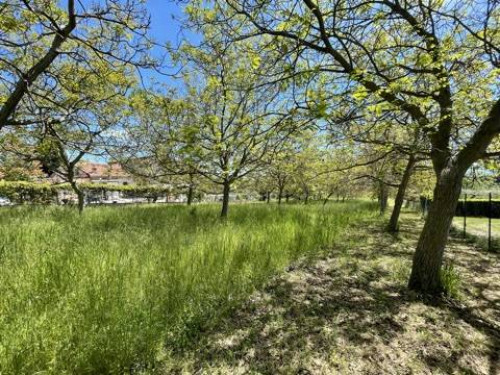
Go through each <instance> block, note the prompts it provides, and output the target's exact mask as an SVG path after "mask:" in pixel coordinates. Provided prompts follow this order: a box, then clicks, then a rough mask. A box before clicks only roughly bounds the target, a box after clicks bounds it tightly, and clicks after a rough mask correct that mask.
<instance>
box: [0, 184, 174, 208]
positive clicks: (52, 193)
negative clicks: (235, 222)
mask: <svg viewBox="0 0 500 375" xmlns="http://www.w3.org/2000/svg"><path fill="white" fill-rule="evenodd" d="M78 186H79V187H80V189H81V190H82V191H84V192H101V193H104V192H108V191H120V192H124V193H127V195H135V196H142V197H145V198H157V197H158V196H159V195H161V194H166V193H169V192H170V188H168V187H165V186H159V185H115V184H95V183H81V184H79V185H78ZM64 190H66V191H72V189H71V186H70V184H69V183H62V184H48V183H36V182H27V181H0V197H4V198H8V199H9V200H10V201H11V202H15V203H26V202H30V203H52V202H55V201H56V198H57V193H58V192H59V191H64Z"/></svg>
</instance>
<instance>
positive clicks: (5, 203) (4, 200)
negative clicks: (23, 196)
mask: <svg viewBox="0 0 500 375" xmlns="http://www.w3.org/2000/svg"><path fill="white" fill-rule="evenodd" d="M0 206H12V202H11V201H10V200H8V199H7V198H2V197H0Z"/></svg>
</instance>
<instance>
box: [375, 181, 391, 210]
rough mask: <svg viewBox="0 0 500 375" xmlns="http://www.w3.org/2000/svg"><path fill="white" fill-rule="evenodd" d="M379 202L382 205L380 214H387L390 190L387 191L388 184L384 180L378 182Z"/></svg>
mask: <svg viewBox="0 0 500 375" xmlns="http://www.w3.org/2000/svg"><path fill="white" fill-rule="evenodd" d="M378 184H379V185H378V203H379V206H380V215H383V214H385V211H386V209H387V199H388V197H389V192H388V191H387V185H386V184H385V183H384V181H379V183H378Z"/></svg>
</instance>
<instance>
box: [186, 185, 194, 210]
mask: <svg viewBox="0 0 500 375" xmlns="http://www.w3.org/2000/svg"><path fill="white" fill-rule="evenodd" d="M193 195H194V189H193V184H189V189H188V193H187V205H188V206H191V203H193Z"/></svg>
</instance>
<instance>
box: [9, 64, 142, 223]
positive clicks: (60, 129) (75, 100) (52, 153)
mask: <svg viewBox="0 0 500 375" xmlns="http://www.w3.org/2000/svg"><path fill="white" fill-rule="evenodd" d="M91 64H92V65H90V66H91V68H92V69H91V70H89V69H88V68H87V66H81V64H80V63H78V62H74V61H64V62H57V63H56V64H55V66H56V67H57V68H58V69H59V70H60V71H61V72H64V73H65V74H64V75H63V76H61V77H60V81H59V82H60V84H59V85H58V86H57V87H55V88H54V90H52V91H51V92H50V93H47V95H46V96H45V97H44V98H43V99H40V100H39V101H38V104H37V108H38V115H39V117H40V118H41V119H46V120H44V121H42V122H41V123H35V124H31V125H25V126H23V127H20V128H12V129H10V135H11V136H13V137H16V138H17V139H18V142H17V144H16V145H14V146H15V147H14V146H11V147H10V150H9V151H10V152H11V153H15V154H16V155H18V156H21V157H22V158H24V159H25V160H27V161H37V162H39V163H40V165H41V167H42V170H43V171H44V172H45V173H46V174H47V175H49V176H50V175H57V176H58V177H59V178H61V179H62V180H63V181H65V182H68V183H69V184H70V186H71V188H72V189H73V191H74V192H75V194H76V195H77V197H78V209H79V211H80V213H81V212H82V211H83V207H84V193H83V191H82V190H81V189H80V188H79V186H78V181H77V177H78V165H79V162H80V161H81V160H82V159H83V158H84V157H85V156H87V155H89V154H93V155H94V156H101V155H103V153H104V152H105V150H106V145H108V144H109V141H108V137H109V135H110V132H111V131H112V130H114V129H116V128H118V127H119V126H120V124H121V123H122V122H123V121H122V116H123V110H122V109H123V108H124V105H125V103H126V100H125V98H126V93H127V90H128V88H129V87H130V86H131V85H132V84H133V83H134V80H135V77H134V76H133V75H131V74H130V71H129V70H127V69H123V70H122V71H121V72H120V71H117V70H115V69H112V70H111V69H108V66H107V65H102V64H100V62H93V63H91ZM95 72H98V74H95ZM54 103H57V106H54V105H53V104H54Z"/></svg>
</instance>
